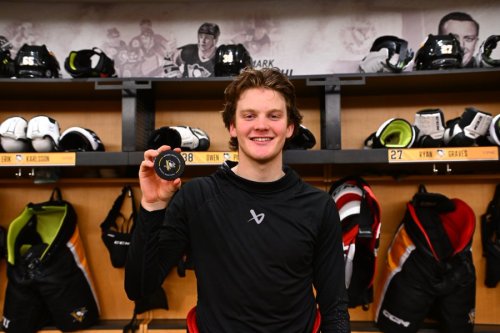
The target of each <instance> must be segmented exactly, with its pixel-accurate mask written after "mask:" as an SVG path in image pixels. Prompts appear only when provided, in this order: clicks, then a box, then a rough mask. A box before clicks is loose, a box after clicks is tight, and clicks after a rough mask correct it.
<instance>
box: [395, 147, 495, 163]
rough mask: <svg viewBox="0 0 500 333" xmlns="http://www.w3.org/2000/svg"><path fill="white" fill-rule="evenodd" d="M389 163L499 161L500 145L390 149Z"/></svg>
mask: <svg viewBox="0 0 500 333" xmlns="http://www.w3.org/2000/svg"><path fill="white" fill-rule="evenodd" d="M387 158H388V161H389V163H410V162H411V163H415V162H458V161H497V160H498V147H494V146H492V147H457V148H452V147H442V148H405V149H403V148H401V149H399V148H398V149H394V148H391V149H388V151H387Z"/></svg>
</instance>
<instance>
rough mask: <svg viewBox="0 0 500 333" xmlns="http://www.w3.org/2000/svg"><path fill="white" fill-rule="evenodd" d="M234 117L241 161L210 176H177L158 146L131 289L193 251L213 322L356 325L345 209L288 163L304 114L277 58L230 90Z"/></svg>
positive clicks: (260, 327)
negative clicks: (347, 273) (162, 166)
mask: <svg viewBox="0 0 500 333" xmlns="http://www.w3.org/2000/svg"><path fill="white" fill-rule="evenodd" d="M222 118H223V121H224V124H225V126H226V128H227V129H228V131H229V135H230V147H231V148H232V149H234V150H237V151H238V162H234V161H226V162H225V163H224V164H222V165H221V166H220V168H219V169H218V170H217V171H216V172H215V173H213V174H212V175H210V176H206V177H201V178H195V179H193V180H190V181H189V182H188V183H186V184H184V185H182V187H181V180H180V179H175V180H173V181H166V180H162V179H160V178H159V177H158V176H157V175H156V174H155V172H154V167H153V160H154V158H155V157H156V156H157V155H158V154H159V153H160V152H161V151H164V150H168V149H170V147H168V146H162V147H160V148H159V149H158V150H148V151H146V152H145V153H144V161H143V162H142V163H141V166H140V170H139V181H140V186H141V191H142V200H141V208H140V213H139V216H138V224H137V226H136V229H135V232H134V235H133V240H132V244H131V247H130V250H129V257H128V259H127V265H126V268H125V289H126V291H127V295H128V296H129V297H130V298H131V299H138V298H140V297H141V296H142V295H145V294H147V293H148V292H151V291H153V290H154V289H155V288H157V287H158V286H159V285H161V284H162V282H163V281H164V279H165V277H166V276H167V274H168V273H169V271H170V270H171V269H172V268H173V267H174V266H175V265H176V264H177V263H178V261H179V259H180V258H181V257H182V256H183V255H184V254H185V253H187V252H188V251H189V255H190V257H191V259H192V262H193V264H194V271H195V274H196V281H197V290H198V299H197V303H196V304H193V306H195V308H194V309H193V310H192V311H191V312H190V316H188V328H189V327H190V326H191V327H193V326H196V327H197V329H198V330H199V332H201V333H224V332H227V333H234V332H238V333H247V332H248V333H250V332H270V333H271V332H274V333H283V332H287V333H311V332H314V333H316V332H319V331H320V330H321V332H322V333H334V332H335V333H346V332H350V328H349V314H348V311H347V293H346V289H345V279H344V258H343V249H342V235H341V229H340V220H339V215H338V211H337V209H336V207H335V203H334V201H333V200H331V198H330V196H329V195H328V193H326V192H325V191H322V190H319V189H317V188H315V187H313V186H311V185H309V184H307V183H305V182H304V181H302V180H301V178H300V177H299V176H298V174H297V173H296V172H295V171H293V170H292V169H291V168H289V167H288V166H286V165H283V147H284V146H285V143H286V142H287V141H288V140H290V139H291V138H292V136H293V135H294V133H295V132H296V131H297V129H298V128H299V126H300V123H301V121H302V115H301V114H300V112H299V111H298V109H297V107H296V104H295V88H294V86H293V85H292V83H291V82H290V80H289V79H288V78H287V77H286V76H285V75H284V74H282V73H281V72H280V71H279V70H277V69H263V70H254V69H247V70H245V71H244V72H242V73H241V74H240V75H239V76H238V77H236V78H235V79H234V80H233V81H232V82H231V83H230V84H229V86H228V87H227V88H226V90H225V105H224V110H223V112H222Z"/></svg>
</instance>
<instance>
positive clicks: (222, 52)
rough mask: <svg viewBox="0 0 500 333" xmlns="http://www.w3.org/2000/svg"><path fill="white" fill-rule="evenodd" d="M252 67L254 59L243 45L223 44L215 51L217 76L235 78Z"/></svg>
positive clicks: (215, 73) (215, 71)
mask: <svg viewBox="0 0 500 333" xmlns="http://www.w3.org/2000/svg"><path fill="white" fill-rule="evenodd" d="M251 66H252V57H251V56H250V54H249V53H248V51H247V49H246V48H245V46H243V44H223V45H220V46H219V47H218V48H217V51H215V65H214V75H215V76H235V75H238V74H240V72H241V71H242V70H243V69H245V68H247V67H251Z"/></svg>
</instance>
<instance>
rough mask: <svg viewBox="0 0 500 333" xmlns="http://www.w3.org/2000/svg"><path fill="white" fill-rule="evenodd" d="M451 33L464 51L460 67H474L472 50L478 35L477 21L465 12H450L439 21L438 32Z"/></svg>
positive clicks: (474, 47) (440, 33) (442, 33)
mask: <svg viewBox="0 0 500 333" xmlns="http://www.w3.org/2000/svg"><path fill="white" fill-rule="evenodd" d="M450 33H451V34H453V35H454V36H455V37H456V38H457V39H458V41H459V42H460V46H461V47H462V50H463V51H464V57H463V59H462V67H474V52H475V50H476V44H477V40H478V36H479V23H477V21H476V20H474V19H473V18H472V16H470V15H469V14H467V13H462V12H452V13H449V14H447V15H445V16H443V18H442V19H441V21H439V27H438V34H439V35H447V34H450Z"/></svg>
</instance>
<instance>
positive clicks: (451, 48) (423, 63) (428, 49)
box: [415, 34, 463, 70]
mask: <svg viewBox="0 0 500 333" xmlns="http://www.w3.org/2000/svg"><path fill="white" fill-rule="evenodd" d="M462 58H463V50H462V48H461V47H460V42H459V41H458V39H457V38H456V37H455V36H453V35H452V34H448V35H432V34H429V35H428V36H427V39H426V40H425V42H424V45H422V47H421V48H420V49H419V50H418V51H417V55H416V56H415V68H416V69H417V70H428V69H449V68H459V67H460V66H461V64H462Z"/></svg>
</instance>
